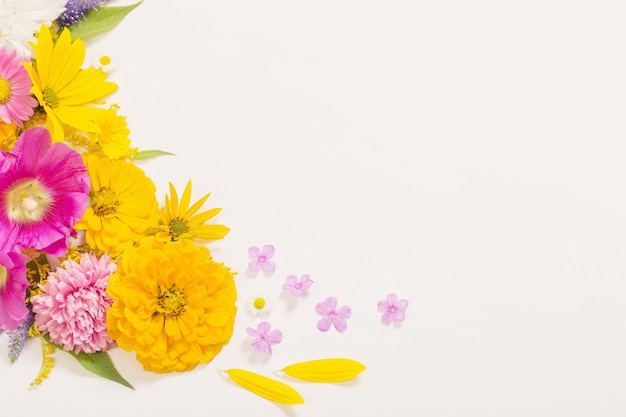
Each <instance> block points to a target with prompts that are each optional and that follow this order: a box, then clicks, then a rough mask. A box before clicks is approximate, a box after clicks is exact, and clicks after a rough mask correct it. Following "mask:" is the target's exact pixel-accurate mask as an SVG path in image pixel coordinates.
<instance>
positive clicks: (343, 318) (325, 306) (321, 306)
mask: <svg viewBox="0 0 626 417" xmlns="http://www.w3.org/2000/svg"><path fill="white" fill-rule="evenodd" d="M315 312H316V313H317V314H320V315H322V316H324V317H323V318H322V319H321V320H320V321H318V322H317V328H318V329H319V330H320V331H322V332H327V331H328V330H329V329H330V325H331V324H332V325H333V326H335V329H337V331H338V332H339V333H343V332H345V331H346V329H347V328H348V322H347V320H348V319H349V318H350V316H351V315H352V310H350V307H348V306H343V307H339V308H337V299H336V298H335V297H328V298H327V299H326V300H325V301H324V302H322V303H318V304H317V305H316V306H315Z"/></svg>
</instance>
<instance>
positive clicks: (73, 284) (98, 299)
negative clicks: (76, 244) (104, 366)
mask: <svg viewBox="0 0 626 417" xmlns="http://www.w3.org/2000/svg"><path fill="white" fill-rule="evenodd" d="M116 269H117V265H115V264H114V263H112V262H111V260H110V258H109V256H108V255H103V256H102V257H101V258H98V257H96V256H95V255H94V254H91V253H88V254H85V255H83V256H82V257H81V259H80V263H76V262H73V261H69V260H68V261H65V263H64V264H63V265H62V266H61V267H59V268H57V269H56V270H55V271H54V272H52V273H50V275H49V276H48V285H44V286H42V287H41V289H42V290H43V293H42V294H38V295H35V296H34V297H33V298H32V303H33V312H34V313H35V324H36V325H37V327H39V330H40V331H41V332H42V333H44V334H47V333H49V334H50V341H51V342H53V343H56V344H58V345H61V346H63V350H66V351H71V350H73V351H74V352H75V353H80V352H86V353H93V352H98V351H101V350H107V349H109V348H111V347H112V346H114V344H115V343H114V342H113V341H112V340H111V338H110V337H109V335H108V334H107V329H106V311H107V309H108V308H109V307H110V306H111V304H113V299H112V298H111V297H110V296H109V295H108V294H107V293H106V287H107V284H108V282H109V275H111V274H112V273H113V272H115V270H116Z"/></svg>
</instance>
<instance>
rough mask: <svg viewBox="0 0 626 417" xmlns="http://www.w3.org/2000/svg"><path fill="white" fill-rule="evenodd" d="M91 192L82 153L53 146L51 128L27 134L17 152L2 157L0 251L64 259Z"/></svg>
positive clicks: (22, 136)
mask: <svg viewBox="0 0 626 417" xmlns="http://www.w3.org/2000/svg"><path fill="white" fill-rule="evenodd" d="M89 191H90V181H89V175H88V174H87V168H85V164H84V163H83V160H82V158H81V156H80V154H79V153H78V152H76V151H74V150H72V149H71V148H70V147H69V146H67V145H66V144H64V143H62V142H58V143H55V144H51V140H50V134H49V133H48V131H47V130H46V129H43V128H33V129H29V130H27V131H26V132H24V133H23V134H22V135H21V136H20V137H19V138H18V139H17V142H16V143H15V146H14V147H13V150H12V151H11V153H8V152H2V153H0V252H4V253H7V252H14V251H19V250H21V249H23V248H34V249H38V250H42V251H44V252H46V253H49V254H51V255H53V256H61V255H63V254H64V253H65V251H66V250H67V247H68V244H69V238H70V237H71V236H75V235H76V232H75V231H74V223H76V221H78V220H80V218H81V217H82V216H83V214H84V213H85V209H86V208H87V204H88V202H89Z"/></svg>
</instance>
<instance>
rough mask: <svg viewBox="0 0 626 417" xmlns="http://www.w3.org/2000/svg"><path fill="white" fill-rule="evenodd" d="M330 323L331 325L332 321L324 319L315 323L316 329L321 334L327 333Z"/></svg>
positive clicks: (328, 318) (327, 318)
mask: <svg viewBox="0 0 626 417" xmlns="http://www.w3.org/2000/svg"><path fill="white" fill-rule="evenodd" d="M331 323H332V320H331V318H330V317H324V318H323V319H321V320H320V321H318V322H317V328H318V329H319V330H320V331H321V332H327V331H328V329H330V325H331Z"/></svg>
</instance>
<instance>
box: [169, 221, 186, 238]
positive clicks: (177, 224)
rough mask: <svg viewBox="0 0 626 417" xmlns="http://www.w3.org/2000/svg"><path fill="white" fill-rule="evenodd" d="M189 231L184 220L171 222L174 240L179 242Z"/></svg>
mask: <svg viewBox="0 0 626 417" xmlns="http://www.w3.org/2000/svg"><path fill="white" fill-rule="evenodd" d="M188 231H189V228H188V227H187V223H185V221H184V220H183V219H180V218H178V217H176V218H174V219H172V221H171V222H170V235H171V236H172V240H178V237H179V236H180V235H182V234H184V233H187V232H188Z"/></svg>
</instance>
